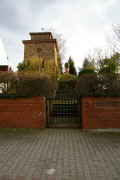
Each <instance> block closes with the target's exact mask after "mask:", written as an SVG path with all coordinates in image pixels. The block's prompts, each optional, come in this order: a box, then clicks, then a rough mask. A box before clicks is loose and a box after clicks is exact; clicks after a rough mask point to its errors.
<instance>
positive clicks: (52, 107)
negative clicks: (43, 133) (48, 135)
mask: <svg viewBox="0 0 120 180" xmlns="http://www.w3.org/2000/svg"><path fill="white" fill-rule="evenodd" d="M80 104H81V101H80V98H78V97H69V96H57V97H48V98H47V126H48V127H81V113H80V112H81V105H80Z"/></svg>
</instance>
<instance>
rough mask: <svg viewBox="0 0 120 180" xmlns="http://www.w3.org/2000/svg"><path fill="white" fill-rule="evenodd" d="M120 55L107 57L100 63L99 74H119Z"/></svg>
mask: <svg viewBox="0 0 120 180" xmlns="http://www.w3.org/2000/svg"><path fill="white" fill-rule="evenodd" d="M119 56H120V55H119V54H114V55H113V56H111V57H110V58H108V57H106V58H104V59H102V60H100V61H99V62H98V64H99V70H98V72H99V73H112V74H115V73H117V72H118V63H119Z"/></svg>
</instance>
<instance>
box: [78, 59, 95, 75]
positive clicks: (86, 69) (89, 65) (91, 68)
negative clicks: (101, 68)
mask: <svg viewBox="0 0 120 180" xmlns="http://www.w3.org/2000/svg"><path fill="white" fill-rule="evenodd" d="M95 71H96V69H95V62H94V59H89V58H85V59H84V61H83V67H82V68H79V72H78V77H80V76H81V75H82V74H88V73H94V72H95Z"/></svg>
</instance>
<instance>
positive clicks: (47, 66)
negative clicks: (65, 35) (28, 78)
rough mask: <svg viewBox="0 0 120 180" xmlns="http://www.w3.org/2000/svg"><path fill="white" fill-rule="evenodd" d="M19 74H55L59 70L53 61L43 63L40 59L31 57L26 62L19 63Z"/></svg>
mask: <svg viewBox="0 0 120 180" xmlns="http://www.w3.org/2000/svg"><path fill="white" fill-rule="evenodd" d="M17 68H18V71H19V72H47V73H57V72H58V71H59V70H58V69H57V66H56V65H55V62H54V61H53V60H49V61H44V60H43V59H42V58H41V57H32V58H31V59H30V60H28V61H26V62H24V61H23V62H22V63H19V64H18V66H17Z"/></svg>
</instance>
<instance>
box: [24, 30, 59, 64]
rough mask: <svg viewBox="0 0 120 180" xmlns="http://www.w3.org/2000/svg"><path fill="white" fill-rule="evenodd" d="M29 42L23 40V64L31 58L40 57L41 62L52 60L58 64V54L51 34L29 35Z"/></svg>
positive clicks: (55, 42)
mask: <svg viewBox="0 0 120 180" xmlns="http://www.w3.org/2000/svg"><path fill="white" fill-rule="evenodd" d="M30 37H31V39H30V40H24V41H23V44H24V62H26V61H27V60H30V59H31V58H32V57H33V58H34V57H40V58H42V59H43V61H48V60H52V61H54V62H55V64H56V66H58V64H59V52H58V45H57V41H56V39H54V38H53V36H52V33H51V32H38V33H30Z"/></svg>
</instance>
